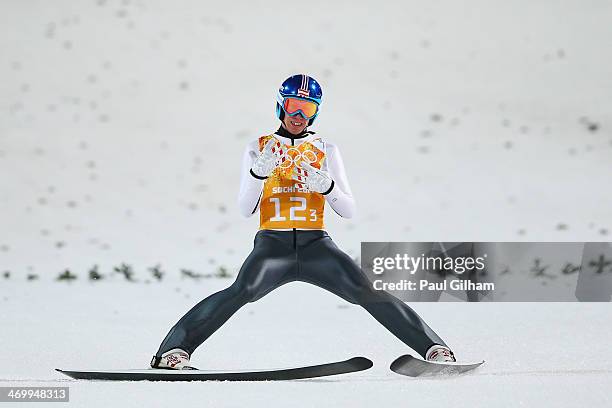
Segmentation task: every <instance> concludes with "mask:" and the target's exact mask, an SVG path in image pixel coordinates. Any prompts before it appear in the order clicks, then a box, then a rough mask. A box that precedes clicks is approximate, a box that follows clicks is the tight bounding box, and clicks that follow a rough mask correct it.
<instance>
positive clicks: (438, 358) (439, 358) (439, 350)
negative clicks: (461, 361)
mask: <svg viewBox="0 0 612 408" xmlns="http://www.w3.org/2000/svg"><path fill="white" fill-rule="evenodd" d="M425 360H427V361H433V362H434V363H455V362H457V360H455V355H454V354H453V352H452V351H450V349H449V348H448V347H445V346H441V345H439V344H434V345H433V346H431V347H430V348H429V349H428V350H427V353H425Z"/></svg>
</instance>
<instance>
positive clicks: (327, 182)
mask: <svg viewBox="0 0 612 408" xmlns="http://www.w3.org/2000/svg"><path fill="white" fill-rule="evenodd" d="M291 178H292V179H293V180H296V181H298V182H299V183H300V184H302V185H303V186H306V187H307V188H308V190H310V191H315V192H317V193H326V192H328V191H329V190H330V189H331V188H332V185H333V184H334V180H332V178H331V177H330V176H329V173H327V172H326V171H323V170H319V169H317V168H316V167H313V166H311V165H310V164H308V163H306V162H305V161H303V160H302V161H301V162H300V163H299V164H298V165H297V166H295V167H294V168H293V174H292V175H291Z"/></svg>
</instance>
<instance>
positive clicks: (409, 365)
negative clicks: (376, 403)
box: [390, 354, 484, 377]
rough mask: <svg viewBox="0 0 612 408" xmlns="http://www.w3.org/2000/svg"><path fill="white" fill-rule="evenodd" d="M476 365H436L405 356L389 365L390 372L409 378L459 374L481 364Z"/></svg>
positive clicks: (408, 355) (432, 362) (436, 363)
mask: <svg viewBox="0 0 612 408" xmlns="http://www.w3.org/2000/svg"><path fill="white" fill-rule="evenodd" d="M483 363H484V361H480V362H476V363H438V362H434V361H425V360H421V359H420V358H415V357H412V356H411V355H410V354H405V355H403V356H400V357H398V358H397V359H396V360H395V361H394V362H393V363H391V367H390V368H391V370H392V371H394V372H396V373H398V374H401V375H407V376H409V377H431V376H436V375H447V374H461V373H465V372H466V371H470V370H473V369H475V368H477V367H479V366H480V365H481V364H483Z"/></svg>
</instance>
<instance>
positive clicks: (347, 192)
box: [324, 143, 356, 218]
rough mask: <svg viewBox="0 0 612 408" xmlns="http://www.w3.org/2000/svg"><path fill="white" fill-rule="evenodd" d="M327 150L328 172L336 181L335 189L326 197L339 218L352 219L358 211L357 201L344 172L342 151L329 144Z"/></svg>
mask: <svg viewBox="0 0 612 408" xmlns="http://www.w3.org/2000/svg"><path fill="white" fill-rule="evenodd" d="M326 150H327V152H326V154H327V170H328V171H329V175H330V176H331V178H332V180H334V187H333V188H332V191H330V192H329V193H328V194H326V195H325V196H324V197H325V199H326V200H327V202H328V203H329V205H330V206H331V207H332V208H333V209H334V211H335V212H336V213H337V214H338V215H339V216H341V217H344V218H352V217H353V216H354V215H355V210H356V208H355V200H354V199H353V193H351V187H350V186H349V182H348V179H347V177H346V172H345V171H344V162H343V161H342V156H341V155H340V150H339V149H338V147H337V146H336V145H333V144H329V143H328V145H327V149H326Z"/></svg>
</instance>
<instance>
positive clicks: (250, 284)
mask: <svg viewBox="0 0 612 408" xmlns="http://www.w3.org/2000/svg"><path fill="white" fill-rule="evenodd" d="M277 235H278V234H277ZM295 275H296V262H295V252H293V251H292V248H291V247H290V246H288V245H286V244H285V243H284V242H283V241H282V240H278V239H276V238H275V236H274V235H273V234H269V233H268V231H259V232H258V234H257V236H256V237H255V246H254V248H253V251H252V252H251V253H250V255H249V256H248V257H247V259H246V260H245V261H244V263H243V264H242V267H241V268H240V272H239V273H238V276H237V278H236V281H235V282H234V283H233V284H232V285H231V286H230V287H228V288H226V289H224V290H222V291H220V292H217V293H215V294H212V295H210V296H209V297H207V298H206V299H204V300H202V301H201V302H200V303H198V304H197V305H195V306H194V307H193V308H192V309H191V310H190V311H189V312H187V314H185V315H184V316H183V317H182V318H181V319H180V320H179V321H178V323H176V324H175V325H174V327H172V329H170V332H169V333H168V335H167V336H166V338H165V339H164V341H163V342H162V343H161V345H160V346H159V350H158V352H157V356H161V355H162V354H163V353H164V352H166V351H168V350H171V349H174V348H180V349H183V350H185V351H186V352H187V353H189V354H191V353H193V351H194V350H195V349H196V348H197V347H198V346H199V345H200V344H202V343H203V342H204V341H205V340H206V339H207V338H208V337H210V336H211V335H212V334H213V333H214V332H215V331H216V330H217V329H218V328H219V327H221V325H223V323H225V322H226V321H227V320H228V319H229V318H230V317H231V316H232V315H233V314H234V313H235V312H236V311H237V310H238V309H240V308H241V307H242V306H244V305H245V304H247V303H249V302H254V301H255V300H257V299H260V298H261V297H262V296H264V295H265V294H266V293H268V292H270V291H271V290H273V289H275V288H277V287H279V286H280V285H282V284H284V283H287V282H290V281H291V280H294V279H295Z"/></svg>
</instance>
